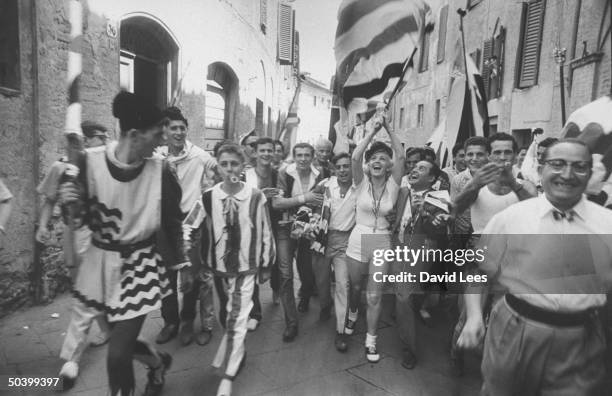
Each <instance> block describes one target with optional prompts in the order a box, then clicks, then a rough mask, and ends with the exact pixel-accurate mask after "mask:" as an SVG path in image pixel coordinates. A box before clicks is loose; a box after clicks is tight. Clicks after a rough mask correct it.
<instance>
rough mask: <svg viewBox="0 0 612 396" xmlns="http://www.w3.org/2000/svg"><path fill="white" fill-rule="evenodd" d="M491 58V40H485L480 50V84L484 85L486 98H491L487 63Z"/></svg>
mask: <svg viewBox="0 0 612 396" xmlns="http://www.w3.org/2000/svg"><path fill="white" fill-rule="evenodd" d="M492 56H493V40H492V39H487V40H485V42H484V46H483V48H482V82H483V83H484V89H485V93H486V94H487V98H491V97H492V96H491V93H490V92H489V86H490V85H491V84H490V77H491V76H490V71H491V69H490V68H489V67H488V62H489V60H490V59H491V57H492Z"/></svg>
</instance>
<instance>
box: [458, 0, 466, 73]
mask: <svg viewBox="0 0 612 396" xmlns="http://www.w3.org/2000/svg"><path fill="white" fill-rule="evenodd" d="M457 14H459V30H461V48H462V50H463V67H464V68H465V84H466V85H467V82H468V68H467V59H465V56H466V52H465V34H464V32H463V17H464V16H465V14H466V11H465V10H464V9H462V8H459V9H457Z"/></svg>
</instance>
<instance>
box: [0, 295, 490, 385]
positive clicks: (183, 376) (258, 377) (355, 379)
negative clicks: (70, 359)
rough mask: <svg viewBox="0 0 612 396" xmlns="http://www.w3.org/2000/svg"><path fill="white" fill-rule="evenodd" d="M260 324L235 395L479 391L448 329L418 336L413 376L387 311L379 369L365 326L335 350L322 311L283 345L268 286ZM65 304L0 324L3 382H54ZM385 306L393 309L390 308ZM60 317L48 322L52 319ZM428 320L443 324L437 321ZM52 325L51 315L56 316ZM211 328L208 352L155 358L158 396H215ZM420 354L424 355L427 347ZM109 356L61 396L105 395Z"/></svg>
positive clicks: (141, 374)
mask: <svg viewBox="0 0 612 396" xmlns="http://www.w3.org/2000/svg"><path fill="white" fill-rule="evenodd" d="M261 300H262V304H263V312H264V319H263V321H262V323H261V325H260V326H259V328H258V329H257V330H256V331H255V332H252V333H249V334H248V335H247V342H246V350H247V353H248V357H247V361H246V365H245V367H244V370H243V372H241V375H240V376H239V377H238V379H237V380H236V383H235V387H234V389H235V394H236V395H292V396H294V395H376V396H378V395H436V396H439V395H457V396H462V395H475V394H477V393H478V390H479V386H480V379H479V376H480V375H479V370H478V365H477V362H476V359H468V367H467V370H466V371H467V373H466V375H465V376H464V377H463V378H458V377H456V376H454V375H453V374H452V372H451V368H450V366H449V364H448V361H447V360H446V359H445V357H446V356H447V354H446V352H445V350H446V345H445V342H444V341H443V340H444V339H445V338H444V336H443V332H444V328H445V327H446V324H445V323H442V322H440V321H437V322H435V323H434V326H433V328H431V329H428V328H426V327H423V326H420V327H419V341H420V345H421V346H422V347H421V350H420V351H419V364H418V365H417V367H416V368H415V369H414V370H406V369H404V368H402V366H401V365H400V362H401V349H400V347H399V345H400V343H399V338H398V336H397V332H396V330H395V328H394V326H393V320H392V319H391V318H390V315H389V309H388V307H389V306H390V304H386V307H387V309H386V311H385V313H384V314H383V320H382V321H381V324H380V327H381V329H380V332H379V345H380V346H379V348H380V350H381V352H382V359H381V361H380V362H379V363H378V364H369V363H367V362H366V360H365V357H364V354H363V346H362V342H363V337H364V332H365V327H364V323H363V321H362V320H361V319H360V321H359V322H358V328H357V331H356V332H355V334H354V335H353V336H352V338H351V342H350V345H349V351H348V352H347V353H344V354H341V353H339V352H337V351H336V350H335V348H334V344H333V340H334V330H333V328H334V324H333V323H334V319H333V318H332V319H330V320H329V321H328V322H326V323H319V322H318V314H319V312H318V307H317V305H318V302H317V301H316V300H314V301H313V302H312V303H311V308H310V312H308V314H305V315H303V316H302V317H301V322H300V334H299V336H298V337H297V339H296V340H295V341H294V342H293V343H288V344H287V343H283V342H282V340H281V335H282V332H283V330H284V321H283V319H282V318H283V317H282V315H283V311H282V307H281V306H280V305H279V306H275V305H273V304H272V303H271V300H272V296H271V291H270V288H269V286H268V285H267V284H266V285H265V286H264V287H263V288H262V295H261ZM70 303H71V298H70V296H69V295H64V296H62V297H60V298H57V299H56V300H55V301H54V302H53V303H51V304H49V305H46V306H36V307H31V308H27V309H24V310H21V311H18V312H16V313H14V314H12V315H9V316H7V317H5V318H4V319H2V320H1V321H0V339H1V340H2V341H1V342H2V344H1V345H2V349H1V354H0V359H1V360H0V375H7V374H8V375H27V376H46V377H48V376H56V375H57V372H58V371H59V369H60V367H61V364H62V362H61V360H60V359H59V357H58V355H59V350H60V348H61V344H62V341H63V335H64V334H65V331H66V327H67V326H68V321H69V319H70V311H69V309H70ZM387 303H390V301H387ZM55 313H57V314H59V318H53V317H52V315H53V314H55ZM435 313H436V312H435V311H434V319H436V318H438V316H440V315H435ZM54 316H55V315H54ZM161 326H162V321H161V318H160V314H159V312H155V313H154V314H152V315H150V316H149V317H148V318H147V321H146V322H145V325H144V328H143V332H142V334H141V336H142V337H143V338H145V339H148V340H152V339H154V337H155V336H156V335H157V333H158V331H159V330H160V329H161ZM221 334H222V333H221V329H220V327H219V326H217V328H215V331H214V337H213V340H212V342H211V343H210V344H209V345H207V346H204V347H201V346H199V345H197V344H192V345H190V346H187V347H183V346H180V343H179V341H178V340H177V339H174V340H172V341H171V342H169V343H168V344H166V345H163V346H161V348H160V349H162V350H164V351H168V352H170V353H171V354H172V356H173V358H174V361H173V365H172V367H171V369H170V371H169V373H168V374H167V377H166V381H167V382H166V387H165V389H164V392H163V394H164V395H202V396H205V395H214V394H215V391H216V387H217V385H218V382H219V380H220V376H219V375H218V374H217V373H215V370H214V369H213V368H212V367H211V366H210V363H211V361H212V359H213V355H214V353H215V352H216V348H217V346H218V343H219V341H220V339H221ZM425 346H426V347H427V348H425ZM105 358H106V347H101V348H89V349H87V350H86V352H85V354H84V356H83V360H82V364H81V368H80V370H81V374H80V377H79V380H78V382H77V383H76V385H75V387H74V388H73V389H72V390H71V391H69V392H64V394H65V395H70V396H73V395H74V396H76V395H83V396H84V395H88V396H105V395H107V383H106V381H107V376H106V361H105ZM134 366H135V372H136V381H137V391H136V394H141V393H142V391H143V388H144V384H145V381H146V370H145V369H144V368H143V366H142V365H140V364H139V363H135V364H134ZM0 394H2V395H4V394H6V395H42V394H57V393H54V392H51V391H48V392H44V391H36V392H34V391H21V392H18V391H15V392H6V391H5V392H4V393H1V391H0Z"/></svg>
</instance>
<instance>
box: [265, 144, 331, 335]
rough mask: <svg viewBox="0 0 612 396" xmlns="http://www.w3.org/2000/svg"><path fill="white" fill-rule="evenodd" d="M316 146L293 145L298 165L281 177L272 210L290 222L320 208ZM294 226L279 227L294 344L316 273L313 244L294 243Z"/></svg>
mask: <svg viewBox="0 0 612 396" xmlns="http://www.w3.org/2000/svg"><path fill="white" fill-rule="evenodd" d="M314 151H315V150H314V147H312V146H311V145H310V144H308V143H298V144H296V145H295V146H293V158H294V160H295V163H293V164H290V165H288V166H287V167H286V168H285V169H282V170H281V171H280V172H279V175H278V185H277V187H278V188H279V189H280V190H281V191H282V195H281V196H277V197H275V198H273V199H272V207H273V208H274V209H276V210H280V211H284V212H285V213H284V214H283V218H284V219H286V220H288V219H289V217H290V216H291V215H294V214H295V213H296V212H297V210H298V208H299V207H300V206H302V205H306V204H308V205H311V206H313V207H320V206H321V204H322V203H323V195H322V194H319V193H316V192H314V191H312V190H313V189H314V188H315V187H316V186H317V185H318V183H319V182H320V181H321V180H323V177H322V174H321V173H320V172H319V171H318V170H317V169H316V168H315V167H314V166H313V165H312V160H313V157H314ZM290 233H291V225H290V223H289V222H286V224H285V225H283V226H282V227H279V232H278V257H279V262H278V264H279V271H280V279H281V285H280V297H281V303H282V304H283V310H284V311H285V324H286V326H287V327H286V329H285V332H284V333H283V341H285V342H291V341H293V340H294V339H295V337H296V336H297V333H298V317H297V311H298V310H299V311H300V312H306V311H308V306H309V303H310V297H311V296H312V293H313V289H314V283H315V281H314V275H313V273H312V255H311V252H310V241H308V240H306V239H299V240H297V241H296V240H294V239H291V237H290ZM296 256H297V259H296V260H297V268H298V273H299V275H300V281H301V282H302V286H301V288H300V303H299V305H298V307H297V309H296V305H295V296H294V291H293V258H294V257H296Z"/></svg>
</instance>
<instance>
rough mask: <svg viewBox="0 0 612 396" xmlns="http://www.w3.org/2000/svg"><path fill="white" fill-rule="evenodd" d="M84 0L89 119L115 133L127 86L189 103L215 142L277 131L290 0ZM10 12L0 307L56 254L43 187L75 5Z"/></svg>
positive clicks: (205, 143) (1, 132) (1, 155)
mask: <svg viewBox="0 0 612 396" xmlns="http://www.w3.org/2000/svg"><path fill="white" fill-rule="evenodd" d="M82 4H83V7H84V10H83V21H84V26H83V28H84V30H83V33H84V44H83V74H82V79H81V91H80V92H81V102H82V104H83V119H90V120H95V121H98V122H100V123H102V124H104V125H106V126H107V127H108V128H109V129H110V130H111V131H112V132H111V134H113V135H115V136H116V125H115V120H114V119H113V117H112V114H111V102H112V99H113V97H114V95H115V94H116V93H117V92H118V91H119V90H120V89H127V90H130V91H133V92H136V93H138V94H141V95H144V96H147V97H149V98H151V99H152V100H153V101H154V102H155V103H157V104H158V105H159V106H160V107H165V106H166V105H167V104H168V103H170V102H173V103H175V104H177V105H178V106H180V107H181V108H182V109H183V111H184V113H185V114H186V116H187V118H188V119H189V126H190V131H189V134H190V135H189V139H191V140H192V141H193V142H194V143H196V144H198V145H200V146H201V147H204V148H206V149H212V146H214V144H215V143H216V142H217V141H218V140H221V139H224V138H229V139H232V138H235V137H237V136H239V135H242V134H244V133H245V132H248V131H250V130H253V129H255V130H256V131H257V133H258V134H259V135H267V136H276V135H277V134H278V132H279V128H280V127H281V125H282V124H283V122H284V119H285V118H286V115H287V111H288V108H289V105H290V102H291V99H292V98H293V95H294V92H295V89H296V86H297V74H298V70H297V68H296V67H295V64H296V60H297V59H294V47H295V46H296V45H297V43H296V34H295V32H294V26H295V24H294V22H295V12H294V11H293V9H292V7H291V4H290V2H286V1H284V0H185V1H181V2H180V4H177V3H176V2H168V1H163V0H130V1H122V0H89V1H82ZM2 7H4V9H2V10H0V15H4V17H0V18H2V22H3V23H2V24H0V38H4V39H6V40H5V42H4V43H7V42H8V43H9V44H3V46H2V47H1V48H0V119H2V123H0V140H1V144H0V177H1V178H2V179H3V180H4V181H5V182H6V184H7V185H8V186H9V188H10V189H11V191H12V192H13V195H14V196H15V200H14V203H15V205H14V209H13V213H12V215H11V218H10V220H9V224H8V227H7V229H8V230H9V232H8V235H7V237H6V238H5V239H4V240H3V241H2V242H1V243H2V247H1V250H0V288H1V289H2V290H3V292H2V293H3V294H1V295H0V304H3V305H2V306H1V307H0V308H10V307H11V306H13V305H15V304H16V303H17V300H16V299H19V300H21V299H22V297H24V293H26V294H27V292H28V289H31V287H32V284H36V286H35V288H36V289H37V290H40V289H41V287H42V288H43V289H44V287H45V285H44V283H45V280H44V279H45V271H44V270H43V269H42V268H41V255H42V256H43V257H44V256H45V254H48V251H43V250H44V249H43V247H42V246H39V245H37V244H35V242H34V230H35V223H36V221H37V218H38V214H39V213H38V212H39V206H40V198H39V197H38V195H37V193H36V191H35V189H36V185H37V184H38V183H39V181H40V180H41V179H42V178H43V176H44V175H45V173H46V171H47V169H48V167H49V166H50V165H51V163H52V162H53V161H55V160H57V159H58V158H59V157H60V156H62V154H63V151H64V144H65V138H64V136H63V126H64V117H65V111H66V105H67V94H66V83H65V78H66V69H67V50H68V45H69V34H70V22H69V2H68V0H44V1H35V0H9V1H3V2H2ZM0 42H2V40H0ZM296 55H297V52H296ZM41 279H43V281H42V282H41ZM41 283H42V284H41ZM30 291H31V290H30ZM24 298H25V297H24ZM0 311H2V309H0Z"/></svg>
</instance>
